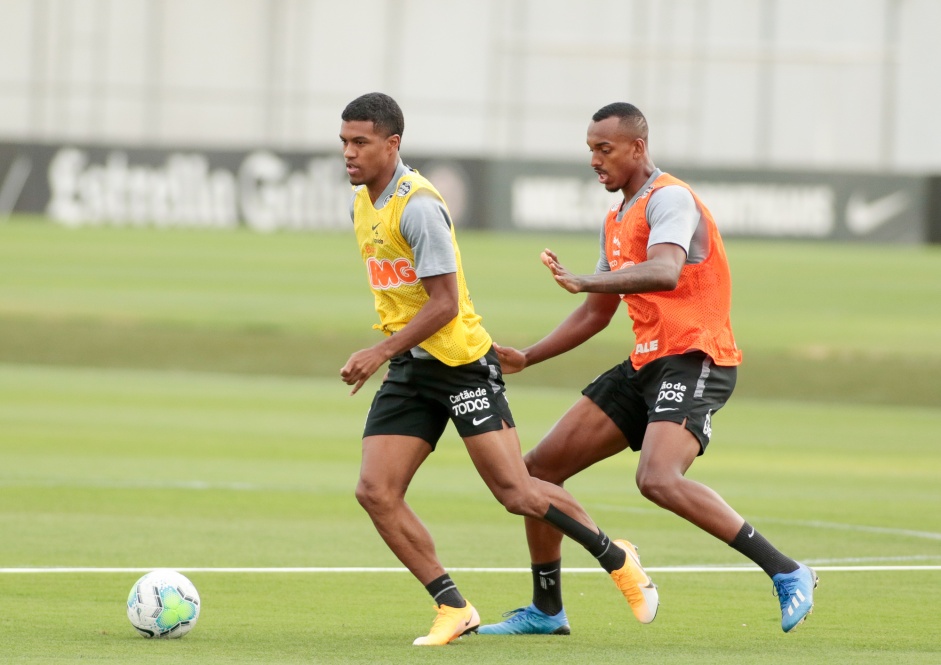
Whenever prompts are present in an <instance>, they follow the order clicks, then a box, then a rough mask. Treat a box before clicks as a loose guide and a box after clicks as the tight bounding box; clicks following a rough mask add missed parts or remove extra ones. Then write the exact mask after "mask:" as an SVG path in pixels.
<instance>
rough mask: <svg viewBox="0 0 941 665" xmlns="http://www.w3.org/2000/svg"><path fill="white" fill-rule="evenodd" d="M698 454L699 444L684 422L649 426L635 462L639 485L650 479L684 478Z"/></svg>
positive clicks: (665, 421)
mask: <svg viewBox="0 0 941 665" xmlns="http://www.w3.org/2000/svg"><path fill="white" fill-rule="evenodd" d="M700 451H701V448H700V445H699V440H698V439H697V438H696V437H695V436H694V435H693V433H692V432H690V430H689V429H687V427H686V423H685V422H683V423H674V422H671V421H668V420H660V421H656V422H652V423H650V424H649V425H648V426H647V433H646V435H645V436H644V445H643V447H642V448H641V451H640V459H639V460H638V462H637V481H638V484H642V482H643V481H644V480H645V479H649V478H667V477H675V476H677V475H679V476H682V475H685V473H686V471H687V470H688V469H689V467H690V466H691V465H692V463H693V462H694V461H695V459H696V457H697V456H698V455H699V454H700Z"/></svg>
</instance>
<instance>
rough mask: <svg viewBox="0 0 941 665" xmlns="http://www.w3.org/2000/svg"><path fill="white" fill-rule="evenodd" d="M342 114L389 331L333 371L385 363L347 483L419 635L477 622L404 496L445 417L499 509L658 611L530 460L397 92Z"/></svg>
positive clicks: (619, 547) (633, 564)
mask: <svg viewBox="0 0 941 665" xmlns="http://www.w3.org/2000/svg"><path fill="white" fill-rule="evenodd" d="M341 118H342V123H341V126H340V142H341V144H342V146H343V157H344V160H345V162H346V170H347V174H348V175H349V179H350V183H351V184H352V185H353V186H354V192H353V199H352V203H351V217H352V220H353V229H354V231H355V233H356V241H357V243H358V245H359V250H360V254H361V255H362V259H363V262H364V263H365V266H366V275H367V278H368V280H369V287H370V289H371V290H372V293H373V296H374V298H375V307H376V312H377V314H378V315H379V324H378V325H377V326H376V327H377V328H379V329H380V330H381V331H382V332H383V333H385V337H384V338H383V340H382V341H380V342H378V343H377V344H375V345H373V346H371V347H369V348H366V349H362V350H359V351H356V352H355V353H353V354H352V355H351V356H350V358H349V360H347V362H346V364H345V365H344V366H343V368H342V369H341V370H340V377H341V378H342V379H343V381H344V382H345V383H346V384H348V385H350V386H352V387H353V388H352V392H351V394H355V393H356V392H357V391H358V390H359V389H360V388H361V387H362V386H363V384H364V383H365V381H366V380H367V379H368V378H369V377H370V376H372V375H373V374H374V373H375V372H376V371H377V370H378V369H379V368H380V367H382V365H383V364H385V363H386V362H388V363H389V369H388V373H387V374H386V377H385V378H384V379H383V381H382V385H381V386H380V388H379V390H378V391H377V392H376V395H375V397H374V398H373V401H372V405H371V406H370V409H369V414H368V416H367V418H366V425H365V428H364V431H363V449H362V466H361V469H360V477H359V482H358V484H357V487H356V497H357V499H358V500H359V502H360V504H361V505H362V506H363V508H365V510H366V512H367V513H368V514H369V517H370V518H371V519H372V521H373V524H374V525H375V527H376V530H377V531H378V532H379V535H380V536H381V537H382V539H383V540H384V541H385V543H386V544H387V545H388V546H389V548H390V549H391V550H392V552H393V553H394V554H395V555H396V556H397V557H398V559H399V560H400V561H401V562H402V563H403V564H404V565H405V567H406V568H408V570H409V571H410V572H411V573H412V574H413V575H414V576H415V577H416V578H417V579H418V581H419V582H421V583H422V584H423V585H424V586H425V588H426V589H427V590H428V593H429V594H430V595H431V597H432V598H433V599H434V603H435V609H436V611H437V613H438V614H437V617H436V618H435V620H434V623H433V624H432V627H431V631H430V632H429V633H428V635H426V636H421V637H419V638H417V639H416V640H415V641H414V644H416V645H443V644H447V643H449V642H451V641H453V640H455V639H457V638H458V637H460V636H461V635H464V634H466V633H470V632H476V631H477V628H478V626H479V625H480V617H479V615H478V613H477V610H476V609H474V607H473V606H472V605H471V604H470V603H469V602H467V600H465V599H464V597H463V595H462V594H461V593H460V591H458V588H457V586H456V584H455V583H454V581H453V580H452V579H451V577H450V576H449V575H448V574H447V572H446V571H445V570H444V567H443V566H442V565H441V562H440V561H439V560H438V557H437V555H436V553H435V545H434V541H433V540H432V538H431V534H430V533H429V532H428V530H427V529H426V528H425V526H424V525H423V524H422V522H421V521H420V520H419V518H418V516H417V515H415V513H414V512H413V511H412V510H411V508H410V507H409V505H408V504H407V503H406V501H405V493H406V490H407V489H408V486H409V483H410V482H411V480H412V477H413V476H414V474H415V472H416V471H417V470H418V467H419V466H421V464H422V463H423V462H424V461H425V459H427V458H428V455H430V454H431V452H432V451H433V450H434V449H435V446H436V444H437V442H438V439H439V438H440V436H441V434H442V432H443V431H444V428H445V427H446V425H447V423H448V421H449V420H450V421H452V422H453V423H454V425H455V427H456V429H457V431H458V434H459V435H460V436H461V438H462V439H463V440H464V444H465V446H466V448H467V452H468V454H469V455H470V458H471V461H472V462H473V463H474V466H475V468H476V469H477V471H478V473H479V474H480V476H481V478H482V479H483V480H484V482H485V483H486V485H487V487H488V488H489V489H490V491H491V492H492V493H493V495H494V496H495V497H496V499H497V500H498V501H499V502H500V503H501V504H502V505H503V507H504V508H506V510H508V511H509V512H511V513H513V514H516V515H522V516H525V517H530V518H534V519H538V520H541V521H543V522H546V523H548V524H550V525H552V526H553V527H555V528H556V529H558V530H559V531H561V532H562V533H564V534H565V535H567V536H569V537H571V538H572V539H574V540H575V541H577V542H578V543H579V544H581V545H582V546H583V547H585V549H587V550H588V551H589V552H591V553H592V555H594V556H595V558H597V559H598V562H599V563H600V565H601V566H602V567H603V568H604V569H605V570H606V571H607V572H608V573H609V574H610V575H611V577H612V579H613V580H614V581H615V584H616V585H617V586H618V588H619V589H620V591H621V592H622V593H623V594H624V596H625V597H626V598H627V600H628V602H629V604H630V606H631V609H632V611H633V612H634V615H635V616H636V617H637V619H638V620H640V621H641V622H642V623H649V622H651V621H653V619H654V617H655V616H656V612H657V606H658V603H659V599H658V595H657V589H656V586H655V585H654V584H653V582H651V581H650V578H649V577H648V576H647V574H646V573H645V572H644V569H643V568H642V567H641V565H640V560H639V559H638V557H637V552H636V550H635V548H634V546H633V545H631V544H630V543H629V542H627V541H626V540H619V541H611V540H609V538H608V537H607V536H606V535H605V534H604V532H603V531H601V530H600V529H599V528H598V527H597V526H596V525H595V523H594V522H593V521H592V520H591V518H590V517H589V516H588V514H587V513H586V512H585V511H584V509H583V508H582V507H581V506H580V505H579V504H578V502H577V501H575V499H574V498H573V497H572V496H571V495H570V494H569V493H568V492H567V491H565V490H564V489H563V488H562V487H559V486H557V485H554V484H552V483H547V482H544V481H541V480H537V479H535V478H532V477H531V476H530V475H529V473H528V472H527V470H526V465H525V464H524V463H523V458H522V455H521V451H520V441H519V437H518V435H517V432H516V427H515V425H514V422H513V416H512V414H511V413H510V408H509V404H508V403H507V399H506V392H505V386H504V383H503V374H502V371H501V369H500V362H499V360H498V359H497V355H496V352H495V350H494V349H493V348H492V341H491V339H490V335H488V334H487V331H486V330H484V328H483V326H481V323H480V317H479V316H478V315H477V314H476V313H475V312H474V307H473V304H472V303H471V299H470V296H469V294H468V290H467V284H466V283H465V281H464V272H463V270H462V267H461V253H460V250H459V249H458V245H457V241H456V238H455V233H454V225H453V223H452V220H451V216H450V214H449V212H448V208H447V206H446V205H445V202H444V200H443V199H442V198H441V195H440V194H439V193H438V192H437V190H435V188H434V186H433V185H432V184H431V183H430V182H429V181H428V180H426V179H425V178H424V177H422V176H421V175H420V174H419V173H418V172H416V171H414V170H413V169H411V168H409V167H408V166H406V165H405V164H404V163H403V162H402V160H401V159H400V157H399V146H400V144H401V141H402V133H403V131H404V128H405V121H404V117H403V115H402V110H401V109H400V108H399V105H398V104H397V103H396V102H395V100H393V99H392V98H391V97H389V96H388V95H385V94H382V93H370V94H366V95H363V96H361V97H358V98H357V99H355V100H353V101H352V102H350V103H349V104H348V105H347V107H346V108H345V109H344V111H343V113H342V116H341ZM556 632H557V633H560V634H564V633H568V632H569V627H568V624H567V623H566V622H564V621H563V622H561V623H560V625H559V626H558V627H557V630H556Z"/></svg>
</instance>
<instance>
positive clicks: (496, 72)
mask: <svg viewBox="0 0 941 665" xmlns="http://www.w3.org/2000/svg"><path fill="white" fill-rule="evenodd" d="M939 25H941V2H939V1H937V0H656V1H651V0H581V1H580V2H571V0H356V1H355V2H352V1H350V0H0V140H2V139H4V138H5V139H28V140H48V141H80V142H89V141H91V142H114V141H117V142H133V143H144V144H162V145H166V144H173V145H187V144H198V145H206V146H209V145H213V146H216V145H232V146H238V147H245V146H256V145H266V146H271V147H274V148H284V149H311V150H322V149H335V148H336V147H337V139H336V134H337V131H338V129H339V114H340V111H341V110H342V108H343V106H344V105H345V104H346V103H347V102H348V101H349V100H350V99H352V98H353V97H355V96H357V95H359V94H361V93H363V92H367V91H371V90H382V91H384V92H388V93H390V94H392V95H393V96H394V97H396V99H397V100H398V101H399V102H400V104H401V105H402V107H403V109H404V110H405V115H406V132H405V137H404V149H405V151H406V154H407V152H408V151H409V150H411V151H415V152H416V153H417V152H421V153H432V154H437V153H447V154H450V155H463V156H478V155H479V156H498V157H527V158H533V157H552V158H571V159H574V160H578V159H584V158H585V156H586V154H587V153H586V151H585V148H584V134H585V127H586V126H587V123H588V120H589V118H590V116H591V114H592V113H593V112H594V111H595V110H597V109H598V108H599V107H600V106H602V105H604V104H606V103H608V102H610V101H616V100H624V101H630V102H633V103H635V104H637V105H638V106H639V107H640V108H641V109H642V110H643V111H644V112H645V113H646V115H647V116H648V119H649V121H650V124H651V128H652V132H651V149H652V152H653V155H654V157H655V159H656V160H657V161H658V162H660V163H664V164H687V165H713V164H715V165H729V166H758V167H786V168H792V167H793V168H814V169H818V168H830V167H832V168H851V169H862V170H894V171H901V172H910V171H932V172H941V131H939V130H938V127H937V124H936V123H935V122H933V120H934V115H935V114H934V113H933V109H935V108H938V107H939V106H941V84H939V80H941V76H939V68H941V40H939V39H938V38H937V27H938V26H939Z"/></svg>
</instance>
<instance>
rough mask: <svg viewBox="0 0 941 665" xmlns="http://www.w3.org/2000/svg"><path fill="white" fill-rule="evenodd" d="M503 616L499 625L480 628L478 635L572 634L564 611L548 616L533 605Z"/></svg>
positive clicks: (493, 624)
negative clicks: (504, 618)
mask: <svg viewBox="0 0 941 665" xmlns="http://www.w3.org/2000/svg"><path fill="white" fill-rule="evenodd" d="M503 616H505V617H507V619H506V620H505V621H501V622H500V623H492V624H490V625H489V626H481V627H480V630H479V631H478V634H480V635H568V634H569V633H571V632H572V629H571V628H570V627H569V622H568V619H567V618H566V617H565V610H564V609H563V610H560V611H559V613H558V614H555V615H551V616H550V615H548V614H546V613H545V612H543V611H541V610H540V609H539V608H537V607H536V606H535V605H530V606H529V607H521V608H519V609H516V610H510V611H509V612H506V613H505V614H504V615H503Z"/></svg>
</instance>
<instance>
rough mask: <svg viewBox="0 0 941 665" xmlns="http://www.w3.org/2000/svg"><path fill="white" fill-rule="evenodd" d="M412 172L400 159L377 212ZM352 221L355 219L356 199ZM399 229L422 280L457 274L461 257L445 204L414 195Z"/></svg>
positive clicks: (378, 201)
mask: <svg viewBox="0 0 941 665" xmlns="http://www.w3.org/2000/svg"><path fill="white" fill-rule="evenodd" d="M409 171H411V169H409V167H408V166H406V165H405V163H404V162H402V160H399V165H398V166H397V167H396V169H395V174H394V175H393V176H392V180H391V181H389V184H388V185H387V186H386V188H385V189H384V190H383V192H382V194H380V195H379V198H378V199H376V209H377V210H381V209H382V208H384V207H385V206H386V204H387V203H388V202H389V201H390V200H392V196H393V195H395V190H396V186H397V184H398V182H399V178H401V177H402V176H403V175H405V174H406V173H408V172H409ZM354 198H355V194H354ZM350 219H351V220H352V219H353V200H352V199H351V200H350ZM399 230H400V231H401V232H402V237H403V238H405V241H406V242H407V243H408V244H409V246H410V247H411V248H412V252H413V253H414V254H415V273H416V274H417V275H418V277H419V278H422V277H434V276H435V275H446V274H448V273H452V272H457V258H456V257H455V255H454V244H453V243H452V242H451V217H450V216H449V215H448V211H447V208H445V207H444V203H442V202H441V200H440V199H439V198H438V197H436V196H435V195H434V194H432V193H431V192H428V191H420V192H416V193H415V194H412V197H411V198H410V199H409V200H408V203H406V204H405V210H403V211H402V219H401V221H400V224H399Z"/></svg>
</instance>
